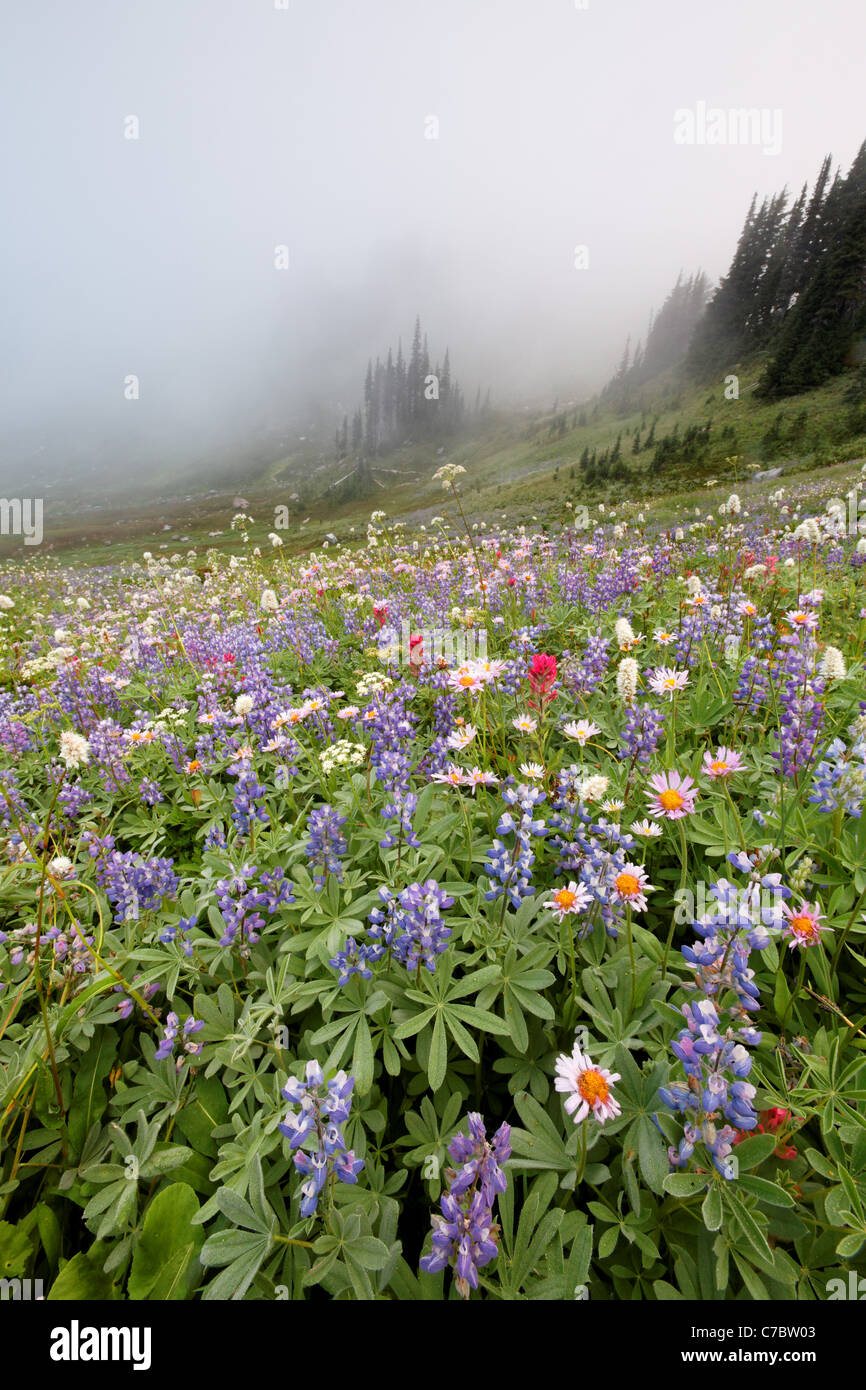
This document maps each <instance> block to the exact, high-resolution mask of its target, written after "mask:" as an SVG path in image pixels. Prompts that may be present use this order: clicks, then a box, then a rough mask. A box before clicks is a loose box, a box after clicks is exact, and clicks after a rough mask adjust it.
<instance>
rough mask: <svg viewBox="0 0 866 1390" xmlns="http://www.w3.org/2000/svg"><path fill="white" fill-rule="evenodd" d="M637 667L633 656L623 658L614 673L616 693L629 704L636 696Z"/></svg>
mask: <svg viewBox="0 0 866 1390" xmlns="http://www.w3.org/2000/svg"><path fill="white" fill-rule="evenodd" d="M638 675H639V672H638V665H637V662H636V661H635V659H634V657H633V656H626V657H623V659H622V661H621V662H620V663H619V666H618V668H617V672H616V691H617V694H618V695H619V697H620V699H621V700H625V702H626V704H629V703H630V702H631V701H632V700H633V699H634V697H635V695H636V694H637V683H638Z"/></svg>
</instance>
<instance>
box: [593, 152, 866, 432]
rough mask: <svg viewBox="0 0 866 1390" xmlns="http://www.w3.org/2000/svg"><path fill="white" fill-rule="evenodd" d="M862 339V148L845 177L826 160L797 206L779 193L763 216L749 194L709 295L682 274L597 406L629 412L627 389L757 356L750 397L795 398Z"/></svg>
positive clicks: (865, 266)
mask: <svg viewBox="0 0 866 1390" xmlns="http://www.w3.org/2000/svg"><path fill="white" fill-rule="evenodd" d="M864 334H866V143H864V144H863V145H862V146H861V147H860V150H859V152H858V154H857V157H856V159H855V160H854V163H853V164H852V166H851V168H850V170H849V171H848V174H847V175H846V176H844V177H843V176H842V174H841V172H839V171H837V172H836V174H835V175H834V174H833V169H832V158H831V156H829V155H828V156H827V157H826V159H824V161H823V163H822V165H821V168H820V170H819V171H818V175H817V178H816V179H815V182H814V185H813V186H812V190H811V192H810V191H809V185H808V183H806V184H804V185H803V187H802V189H801V190H800V193H799V195H798V196H797V197H796V198H794V199H793V201H792V199H791V197H790V195H789V193H788V190H787V189H783V190H782V192H781V193H776V194H774V195H773V196H772V197H767V198H764V200H763V201H762V202H761V203H760V204H759V203H758V198H757V194H756V195H755V197H754V198H753V199H752V203H751V206H750V208H749V211H748V214H747V216H746V221H745V224H744V226H743V230H742V232H741V234H740V238H739V241H738V242H737V247H736V250H735V252H734V256H733V260H732V261H731V266H730V269H729V270H728V273H727V275H725V276H724V277H723V279H722V280H721V282H720V283H719V286H718V288H717V289H716V291H715V293H714V294H713V295H712V296H711V297H709V298H708V284H707V280H706V276H704V275H703V273H702V272H700V271H699V272H698V273H697V274H696V275H693V276H691V277H690V278H689V279H687V280H684V279H683V277H682V274H681V275H680V277H679V278H678V280H677V283H676V285H675V286H674V288H673V290H672V291H671V293H670V294H669V295H668V298H667V299H666V300H665V303H664V304H663V306H662V308H661V310H660V311H659V313H658V315H657V316H656V317H655V318H654V319H652V320H651V322H650V330H649V333H648V334H647V340H646V347H645V348H644V347H642V346H641V345H640V344H639V345H638V348H637V351H636V352H635V354H634V357H633V358H632V357H631V343H630V341H629V342H628V343H627V344H626V348H625V352H624V353H623V357H622V360H621V361H620V364H619V368H618V370H617V372H616V374H615V375H614V376H613V378H612V379H611V381H610V382H609V383H608V385H607V386H606V387H605V390H604V392H603V393H602V396H603V399H606V400H608V401H610V402H612V403H613V404H615V405H617V406H622V407H624V408H628V406H629V405H630V403H631V393H632V390H633V388H635V387H637V386H640V385H641V384H642V383H643V382H644V381H647V380H649V379H650V377H653V376H656V375H657V374H658V373H659V372H662V371H664V370H666V369H667V368H668V367H671V366H675V365H677V364H681V365H682V367H683V369H684V373H685V375H686V376H687V377H690V378H692V379H696V380H705V379H709V378H711V377H714V376H718V375H720V374H722V375H724V374H727V373H728V372H730V371H732V369H733V368H734V367H735V366H736V365H737V364H738V363H740V362H742V361H745V360H747V359H748V358H749V357H751V356H753V355H754V354H756V353H763V354H765V356H766V358H767V365H766V367H765V369H764V372H763V375H762V377H761V379H760V382H759V384H758V391H757V394H758V395H759V396H763V397H765V398H777V397H782V396H791V395H796V394H797V393H798V392H800V391H807V390H811V389H812V388H814V387H816V386H820V385H821V384H822V383H823V382H824V381H826V380H827V379H828V378H829V377H831V376H835V375H837V374H838V373H839V372H842V371H844V370H845V369H846V367H848V366H851V365H853V362H854V360H855V352H854V345H855V342H856V340H857V339H858V338H859V337H860V336H862V335H864Z"/></svg>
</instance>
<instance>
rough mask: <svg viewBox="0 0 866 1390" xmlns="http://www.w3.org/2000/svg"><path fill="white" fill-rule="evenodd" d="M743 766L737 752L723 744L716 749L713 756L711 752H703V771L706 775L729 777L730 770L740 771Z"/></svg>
mask: <svg viewBox="0 0 866 1390" xmlns="http://www.w3.org/2000/svg"><path fill="white" fill-rule="evenodd" d="M743 766H744V764H743V760H742V758H741V757H740V755H739V753H735V752H734V751H733V749H732V748H725V747H724V745H722V747H721V748H717V749H716V756H715V757H713V755H712V753H705V754H704V772H705V773H706V774H707V776H708V777H730V775H731V773H732V772H742V770H743Z"/></svg>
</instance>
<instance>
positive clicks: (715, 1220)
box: [701, 1184, 723, 1231]
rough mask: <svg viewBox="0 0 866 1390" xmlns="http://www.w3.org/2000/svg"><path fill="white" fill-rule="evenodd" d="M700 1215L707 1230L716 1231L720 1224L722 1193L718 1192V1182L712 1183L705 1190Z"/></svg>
mask: <svg viewBox="0 0 866 1390" xmlns="http://www.w3.org/2000/svg"><path fill="white" fill-rule="evenodd" d="M701 1216H702V1217H703V1222H704V1225H705V1226H706V1228H707V1230H708V1231H718V1230H719V1228H720V1227H721V1224H722V1219H723V1213H722V1194H721V1193H720V1192H719V1188H718V1184H714V1185H713V1186H712V1187H711V1188H710V1189H709V1191H708V1192H707V1195H706V1197H705V1198H704V1201H703V1205H702V1207H701Z"/></svg>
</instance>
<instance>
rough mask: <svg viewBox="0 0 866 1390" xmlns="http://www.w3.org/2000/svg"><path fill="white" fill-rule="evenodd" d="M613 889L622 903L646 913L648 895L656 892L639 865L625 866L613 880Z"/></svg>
mask: <svg viewBox="0 0 866 1390" xmlns="http://www.w3.org/2000/svg"><path fill="white" fill-rule="evenodd" d="M613 888H614V892H615V893H616V895H617V897H618V898H619V900H620V902H623V903H628V905H629V907H633V908H634V910H635V912H646V907H647V902H646V895H647V893H654V892H655V888H654V887H653V885H652V884H651V883H649V882H648V881H647V876H646V873H645V871H644V870H643V869H642V868H641V867H640V865H639V864H623V866H622V868H621V869H620V871H619V873H618V874H617V875H616V876H615V878H614V880H613Z"/></svg>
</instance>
